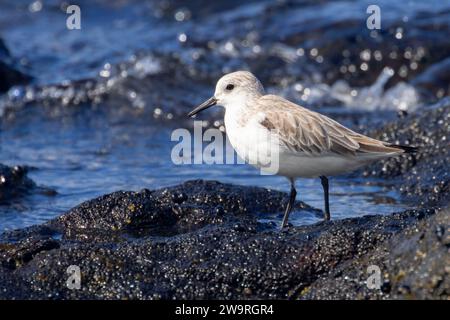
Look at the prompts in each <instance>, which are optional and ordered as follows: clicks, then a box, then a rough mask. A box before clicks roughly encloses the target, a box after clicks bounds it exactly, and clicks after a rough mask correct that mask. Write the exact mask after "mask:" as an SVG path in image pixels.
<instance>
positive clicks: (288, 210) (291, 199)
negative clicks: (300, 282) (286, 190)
mask: <svg viewBox="0 0 450 320" xmlns="http://www.w3.org/2000/svg"><path fill="white" fill-rule="evenodd" d="M290 182H291V194H290V195H289V202H288V205H287V207H286V211H285V212H284V217H283V223H282V224H281V229H283V228H284V227H286V226H287V224H288V219H289V214H290V213H291V211H292V206H293V205H294V202H295V197H296V196H297V190H295V181H294V180H293V179H290Z"/></svg>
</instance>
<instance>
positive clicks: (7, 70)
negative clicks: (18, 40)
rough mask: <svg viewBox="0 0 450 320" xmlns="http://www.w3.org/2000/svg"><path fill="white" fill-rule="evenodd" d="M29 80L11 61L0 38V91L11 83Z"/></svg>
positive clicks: (5, 89) (22, 82)
mask: <svg viewBox="0 0 450 320" xmlns="http://www.w3.org/2000/svg"><path fill="white" fill-rule="evenodd" d="M30 80H31V77H29V76H28V75H25V74H24V73H22V72H21V71H19V70H18V69H17V67H16V66H15V65H14V63H13V62H12V59H11V57H10V55H9V51H8V49H7V48H6V46H5V44H4V42H3V40H2V39H0V92H5V91H7V90H8V89H9V88H11V87H12V86H13V85H17V84H24V83H27V82H29V81H30Z"/></svg>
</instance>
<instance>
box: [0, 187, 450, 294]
mask: <svg viewBox="0 0 450 320" xmlns="http://www.w3.org/2000/svg"><path fill="white" fill-rule="evenodd" d="M284 198H285V195H284V194H283V193H280V192H274V191H268V190H266V189H262V188H255V187H238V186H233V185H226V184H221V183H218V182H214V181H202V180H197V181H190V182H186V183H184V184H182V185H180V186H177V187H173V188H168V189H162V190H156V191H148V190H143V191H141V192H137V193H130V192H117V193H114V194H110V195H106V196H103V197H100V198H98V199H94V200H91V201H89V202H86V203H84V204H81V205H80V206H78V207H76V208H74V209H73V210H71V211H69V212H68V213H66V214H65V215H63V216H61V217H59V218H57V219H54V220H52V221H50V222H49V223H46V224H44V225H41V226H35V227H30V228H26V229H22V230H16V231H13V232H7V233H4V234H3V235H2V236H1V240H2V241H1V242H2V244H1V245H0V262H1V263H0V265H1V272H0V284H1V286H2V287H3V288H7V289H6V290H5V291H2V292H0V297H2V298H108V299H121V298H131V299H135V298H149V299H172V298H177V299H187V298H191V299H192V298H196V299H211V298H225V299H228V298H239V299H246V298H281V299H288V298H304V297H307V296H306V294H309V295H311V297H315V296H313V295H317V296H318V297H319V296H320V297H322V298H339V297H345V296H348V295H349V294H351V293H349V292H348V291H347V290H345V289H346V286H344V285H339V284H336V282H335V281H334V280H333V279H334V278H335V277H336V276H334V275H333V272H336V270H339V268H344V269H345V270H347V269H346V268H347V267H346V266H347V265H349V264H352V263H353V264H355V266H364V267H365V264H364V262H365V260H364V259H365V258H364V257H367V256H370V252H371V251H373V250H375V251H376V252H378V251H377V250H381V249H380V248H384V247H381V246H387V248H388V249H392V250H394V249H395V250H397V251H395V252H393V253H396V254H397V256H398V255H400V256H401V255H402V251H401V248H404V250H405V251H408V252H412V251H414V250H415V249H417V245H416V244H415V243H414V242H411V237H413V238H414V239H416V238H417V237H419V238H421V239H423V240H422V245H423V250H424V252H426V253H427V254H429V255H427V254H424V255H423V256H422V258H423V261H422V264H423V267H424V268H429V269H427V270H428V273H427V274H426V277H425V278H426V279H425V278H424V276H423V274H422V276H421V279H422V280H423V281H427V279H428V280H430V281H434V280H431V279H435V278H436V277H440V278H439V279H438V278H436V279H437V280H436V281H435V282H434V283H436V285H435V286H434V287H432V290H428V291H423V292H422V291H421V293H420V297H426V298H435V297H442V298H445V297H446V294H448V292H447V291H446V290H447V289H446V287H445V286H446V285H447V282H446V281H448V280H447V278H446V276H447V275H446V273H445V272H448V270H447V271H445V272H444V273H443V272H442V270H441V269H440V268H439V266H440V265H441V264H442V262H441V259H435V258H440V257H441V256H444V257H447V255H446V251H443V249H442V246H444V247H445V246H446V245H447V246H448V244H446V242H445V241H447V240H445V237H446V236H448V235H446V232H447V231H446V230H447V229H448V224H446V223H448V220H445V219H446V217H442V213H439V214H438V215H436V217H435V218H433V215H434V212H435V210H434V209H420V210H409V211H406V212H403V213H397V214H393V215H392V216H365V217H362V218H354V219H344V220H337V221H331V222H321V223H316V224H314V225H310V226H302V227H290V228H289V229H287V230H285V231H283V232H279V230H278V228H277V227H276V226H274V225H270V224H267V223H260V222H258V217H264V215H266V214H268V213H273V212H274V211H279V212H280V214H281V212H282V209H283V205H282V203H283V202H284V201H282V200H283V199H284ZM296 207H297V209H300V208H302V209H304V210H312V211H314V212H315V213H317V214H320V212H319V211H317V210H315V209H312V208H309V207H307V206H305V205H304V204H302V203H297V204H296ZM430 217H432V218H430ZM447 217H448V215H447ZM432 219H434V220H432ZM421 221H425V222H421ZM416 225H417V227H416ZM445 228H447V229H445ZM408 230H414V232H413V233H411V231H408ZM426 230H435V231H436V232H438V233H432V231H429V233H430V235H428V233H426V232H428V231H426ZM418 232H424V233H425V236H424V237H421V236H418ZM447 233H448V232H447ZM433 235H434V237H435V238H433V237H432V236H433ZM394 236H395V237H396V238H395V240H390V239H391V238H392V237H394ZM436 237H437V238H436ZM388 241H392V242H388ZM389 243H392V245H391V247H389V245H388V244H389ZM403 243H404V244H403ZM429 247H430V248H432V249H433V250H428V248H429ZM435 248H437V251H436V252H435V251H434V250H435ZM447 249H448V247H447ZM380 252H382V253H383V254H384V256H385V257H386V261H385V262H384V263H385V264H386V265H389V263H390V264H391V265H389V266H390V268H392V266H395V267H396V268H399V270H400V269H401V270H405V271H402V272H403V273H405V277H406V276H407V277H409V278H410V279H414V277H415V276H414V274H410V273H408V272H410V271H411V268H412V266H410V265H409V260H405V261H402V262H400V263H401V264H400V263H396V260H390V257H391V255H389V253H387V252H386V251H383V250H381V251H380ZM411 254H412V253H411ZM408 259H409V258H408ZM411 259H412V258H411ZM427 259H430V261H428V260H427ZM360 261H361V262H360ZM414 261H415V260H414ZM434 263H437V265H436V266H434ZM70 265H77V266H79V267H80V270H81V274H82V285H81V289H79V290H70V289H68V288H67V287H66V280H67V278H68V275H67V273H66V270H67V268H68V267H69V266H70ZM383 266H384V265H383ZM355 268H356V267H355ZM380 268H381V266H380ZM386 268H387V267H386ZM402 268H403V269H402ZM407 268H409V269H407ZM383 270H384V269H383ZM386 270H387V271H386V272H390V270H391V269H386ZM363 271H364V270H363ZM363 271H361V272H360V273H361V276H362V275H363V274H364V273H363ZM398 272H400V273H401V271H398ZM417 272H419V270H417ZM403 273H402V274H403ZM330 274H331V276H330ZM392 276H393V277H394V276H395V275H392ZM324 279H326V280H328V281H330V282H331V283H332V284H333V285H336V286H338V287H337V288H335V290H333V289H332V288H333V286H332V285H329V286H328V287H326V288H330V290H333V295H328V296H325V294H324V293H323V292H325V291H320V292H318V293H316V292H315V291H314V289H313V288H314V285H315V283H316V281H325V280H324ZM405 279H406V278H405ZM405 281H406V280H405ZM410 281H413V280H410ZM443 281H444V282H443ZM364 285H365V284H360V286H361V287H364ZM395 285H396V283H394V282H393V281H392V284H391V286H390V287H391V288H394V289H395V290H397V289H396V288H397V287H396V286H395ZM417 285H419V284H417ZM320 287H321V286H320ZM321 288H322V287H321ZM326 288H325V289H323V290H326ZM410 288H411V291H410V293H411V292H414V290H415V287H414V286H413V287H410ZM383 290H385V291H383V292H384V293H383V294H384V295H383V297H390V296H391V292H390V291H386V290H387V289H386V288H385V289H383ZM360 291H365V289H364V288H358V289H357V290H354V294H355V296H354V297H361V296H360V295H359V292H360ZM322 293H323V294H322ZM320 294H322V295H320ZM398 295H399V293H397V291H395V293H393V296H395V297H396V296H398ZM417 295H419V293H417ZM363 297H366V298H367V297H373V298H379V297H380V293H379V292H378V291H367V290H366V293H365V296H363ZM413 297H414V296H413Z"/></svg>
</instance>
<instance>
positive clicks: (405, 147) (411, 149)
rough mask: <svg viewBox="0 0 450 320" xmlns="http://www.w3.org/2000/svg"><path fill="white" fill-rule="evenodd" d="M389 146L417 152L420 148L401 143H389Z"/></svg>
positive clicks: (408, 151)
mask: <svg viewBox="0 0 450 320" xmlns="http://www.w3.org/2000/svg"><path fill="white" fill-rule="evenodd" d="M388 146H389V147H391V148H397V149H401V150H403V152H404V153H416V152H418V151H419V148H417V147H411V146H402V145H399V144H389V145H388Z"/></svg>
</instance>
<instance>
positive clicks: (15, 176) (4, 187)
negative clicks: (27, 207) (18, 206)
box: [0, 164, 35, 204]
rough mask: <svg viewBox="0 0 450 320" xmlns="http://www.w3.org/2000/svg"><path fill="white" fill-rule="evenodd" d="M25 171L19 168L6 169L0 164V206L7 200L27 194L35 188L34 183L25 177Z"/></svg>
mask: <svg viewBox="0 0 450 320" xmlns="http://www.w3.org/2000/svg"><path fill="white" fill-rule="evenodd" d="M26 173H27V169H26V168H25V167H21V166H15V167H12V168H11V167H8V166H5V165H3V164H0V204H2V203H6V202H8V200H9V199H11V198H13V197H17V196H21V195H24V194H27V193H28V192H29V191H30V189H32V188H34V187H35V184H34V182H33V181H32V180H31V179H30V178H28V177H27V175H26Z"/></svg>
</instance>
